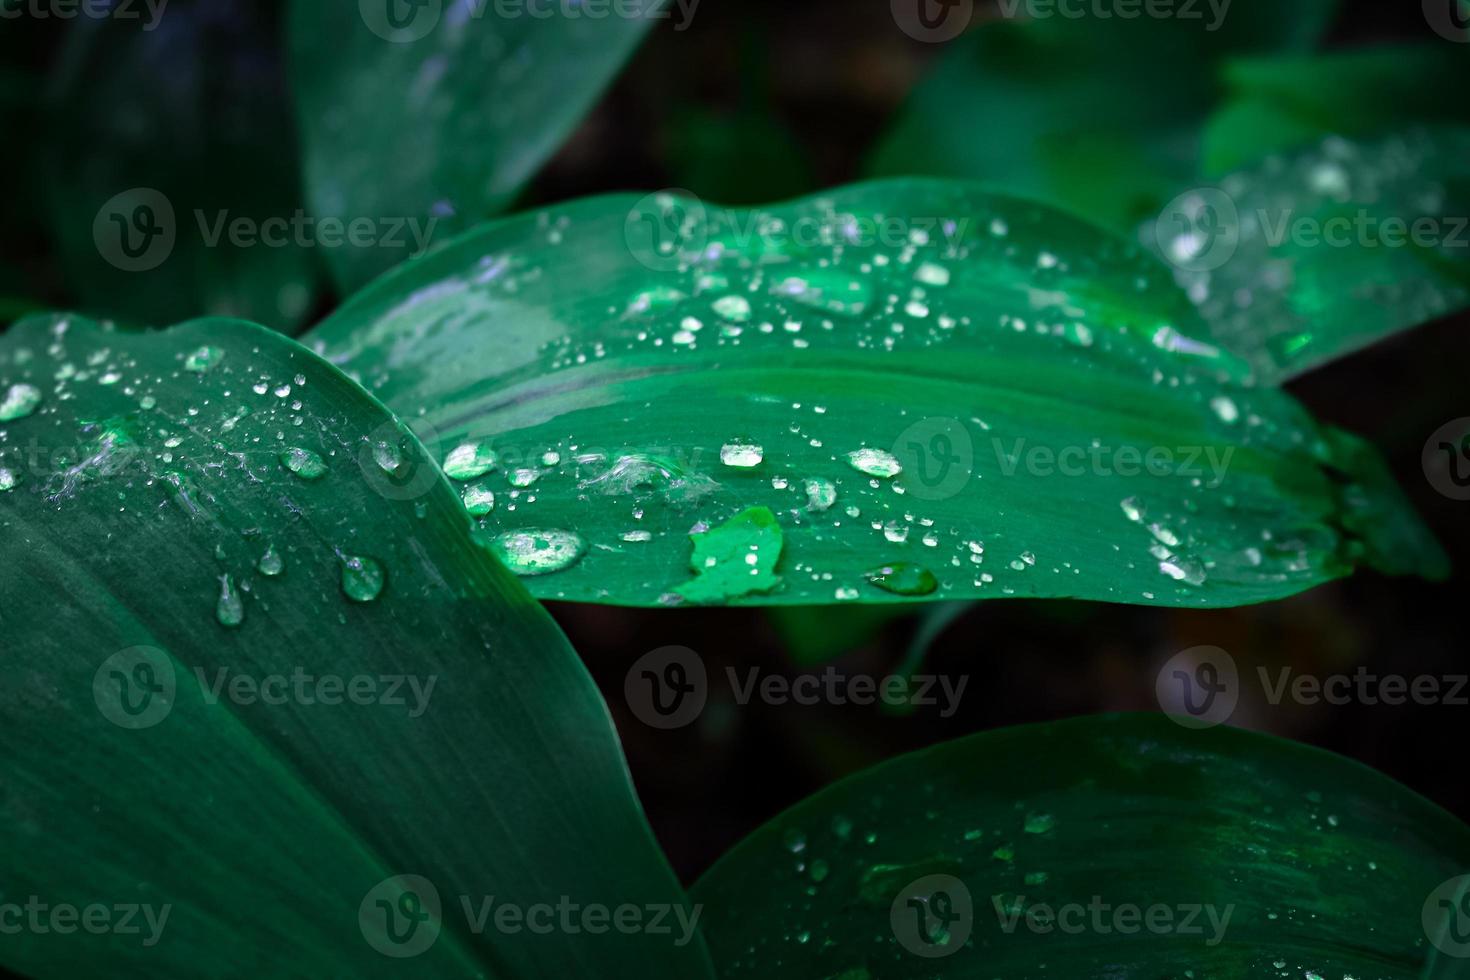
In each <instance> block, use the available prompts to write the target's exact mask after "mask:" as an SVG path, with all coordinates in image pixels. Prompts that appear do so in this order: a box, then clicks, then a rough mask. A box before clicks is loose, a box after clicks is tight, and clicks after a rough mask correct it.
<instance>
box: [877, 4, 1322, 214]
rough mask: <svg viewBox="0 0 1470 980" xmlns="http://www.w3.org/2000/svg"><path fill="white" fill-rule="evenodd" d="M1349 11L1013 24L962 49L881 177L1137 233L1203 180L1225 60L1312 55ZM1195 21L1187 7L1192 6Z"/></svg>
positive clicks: (890, 140)
mask: <svg viewBox="0 0 1470 980" xmlns="http://www.w3.org/2000/svg"><path fill="white" fill-rule="evenodd" d="M1336 7H1337V4H1336V2H1335V0H1309V2H1304V3H1292V4H1290V5H1289V6H1286V5H1282V4H1277V3H1272V2H1270V0H1249V2H1247V0H1236V2H1235V3H1234V4H1233V5H1230V6H1229V7H1228V9H1227V10H1226V13H1225V15H1224V16H1219V17H1217V15H1216V14H1215V13H1212V10H1214V9H1215V8H1211V7H1210V6H1209V5H1207V4H1203V3H1201V4H1198V5H1194V6H1193V7H1192V8H1191V9H1192V13H1191V14H1190V15H1189V16H1187V17H1177V18H1159V17H1152V16H1140V17H1136V18H1125V17H1121V16H1118V17H1112V18H1107V19H1100V18H1095V17H1083V18H1072V17H1063V16H1052V17H1046V18H1041V19H1038V20H1034V21H1029V22H1026V21H1013V20H1001V21H994V22H990V23H986V24H981V25H979V26H978V27H976V28H975V29H973V30H972V31H970V32H969V33H968V34H966V35H964V36H962V37H961V38H959V39H958V40H956V41H953V42H951V43H950V45H949V46H948V47H947V48H946V50H945V52H944V54H943V55H942V56H941V58H940V60H939V62H938V64H937V65H936V67H935V68H934V69H933V71H932V72H931V74H930V75H929V76H928V77H927V78H926V79H925V80H924V81H922V82H921V83H920V84H919V86H918V87H917V88H916V89H915V91H914V93H913V94H912V95H911V96H910V98H909V102H908V104H907V105H906V106H905V107H904V109H903V110H902V111H901V113H900V115H899V117H898V120H897V122H896V123H895V125H894V126H893V128H892V130H891V131H890V132H889V133H888V135H887V136H886V137H885V138H884V140H883V142H882V143H881V144H880V145H879V147H878V150H877V151H876V153H875V154H874V156H873V159H872V161H871V163H870V169H869V172H870V173H872V174H874V175H881V176H897V175H904V174H928V175H933V176H941V177H968V178H972V179H978V180H984V181H986V182H988V183H992V184H994V185H996V186H998V187H1001V188H1003V189H1005V190H1008V191H1012V192H1016V193H1023V194H1027V195H1029V196H1034V197H1038V198H1040V199H1041V200H1045V201H1047V202H1050V203H1053V204H1059V205H1062V206H1065V207H1067V208H1070V209H1071V210H1073V211H1076V212H1077V213H1079V214H1081V215H1083V216H1085V217H1087V218H1089V219H1091V220H1093V221H1097V222H1099V223H1102V224H1105V225H1108V226H1109V227H1112V228H1114V229H1116V230H1119V231H1126V230H1130V229H1131V228H1132V227H1133V226H1134V225H1135V224H1136V223H1137V222H1138V221H1139V220H1141V219H1142V218H1143V217H1145V216H1146V215H1148V214H1150V213H1152V212H1155V211H1156V210H1157V209H1158V207H1159V206H1160V205H1161V204H1163V203H1164V202H1165V201H1166V200H1168V198H1169V196H1170V194H1169V191H1170V189H1171V188H1172V187H1177V186H1178V185H1179V183H1180V182H1182V181H1185V180H1188V179H1189V178H1190V176H1191V175H1193V174H1195V173H1197V172H1198V170H1197V166H1198V163H1197V161H1198V152H1199V147H1198V141H1199V130H1200V127H1201V126H1202V125H1203V123H1204V121H1205V118H1206V117H1207V115H1208V113H1209V112H1210V111H1211V109H1212V108H1213V107H1214V105H1215V102H1216V100H1217V98H1218V97H1219V93H1220V87H1219V80H1218V78H1217V71H1218V69H1219V65H1220V62H1221V61H1222V59H1224V58H1226V57H1229V56H1233V55H1239V54H1244V53H1249V52H1270V51H1277V50H1280V51H1294V50H1306V49H1309V48H1310V47H1311V46H1312V45H1313V44H1314V43H1315V42H1316V40H1317V39H1318V38H1320V37H1321V35H1322V33H1323V32H1324V31H1325V30H1326V28H1327V26H1328V24H1329V22H1330V20H1331V17H1332V14H1333V12H1334V11H1335V9H1336ZM1179 9H1180V10H1183V9H1184V8H1183V7H1182V6H1181V7H1180V8H1179Z"/></svg>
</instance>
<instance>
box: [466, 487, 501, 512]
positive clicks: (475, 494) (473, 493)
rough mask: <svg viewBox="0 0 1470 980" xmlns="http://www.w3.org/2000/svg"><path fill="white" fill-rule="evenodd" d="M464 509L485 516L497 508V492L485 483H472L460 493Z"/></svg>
mask: <svg viewBox="0 0 1470 980" xmlns="http://www.w3.org/2000/svg"><path fill="white" fill-rule="evenodd" d="M460 499H462V500H463V501H464V509H465V510H467V511H469V512H470V514H472V515H473V516H475V517H483V516H484V515H486V514H488V513H490V512H491V511H492V510H494V509H495V494H494V493H492V492H491V490H490V488H489V487H487V486H485V484H483V483H472V484H470V485H469V486H467V487H465V488H464V492H463V493H461V494H460Z"/></svg>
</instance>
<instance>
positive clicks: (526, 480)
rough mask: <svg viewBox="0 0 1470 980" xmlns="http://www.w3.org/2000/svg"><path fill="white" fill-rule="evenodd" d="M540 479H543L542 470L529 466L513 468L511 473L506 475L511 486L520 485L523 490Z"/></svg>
mask: <svg viewBox="0 0 1470 980" xmlns="http://www.w3.org/2000/svg"><path fill="white" fill-rule="evenodd" d="M539 479H541V471H540V470H538V469H534V468H532V467H529V466H525V467H521V468H520V469H515V470H511V472H510V475H509V476H507V477H506V480H507V482H509V483H510V485H511V486H513V487H518V488H520V489H522V490H524V489H525V488H526V487H529V486H530V485H531V484H533V483H535V482H536V481H537V480H539Z"/></svg>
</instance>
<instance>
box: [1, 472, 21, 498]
mask: <svg viewBox="0 0 1470 980" xmlns="http://www.w3.org/2000/svg"><path fill="white" fill-rule="evenodd" d="M18 483H20V478H19V477H17V476H16V475H15V472H14V471H13V470H10V469H7V468H6V467H4V466H0V492H3V491H5V490H14V489H15V487H16V484H18Z"/></svg>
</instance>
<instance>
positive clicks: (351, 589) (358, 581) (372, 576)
mask: <svg viewBox="0 0 1470 980" xmlns="http://www.w3.org/2000/svg"><path fill="white" fill-rule="evenodd" d="M383 580H384V575H383V566H382V565H380V564H378V563H377V562H376V561H374V560H373V559H371V558H363V557H361V556H359V555H348V556H347V557H345V558H343V559H342V591H343V592H344V593H345V594H346V595H347V598H349V599H351V600H352V601H353V602H372V601H373V600H374V599H376V598H377V597H378V596H379V595H381V594H382V592H383Z"/></svg>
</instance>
